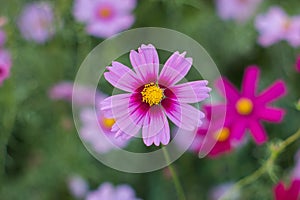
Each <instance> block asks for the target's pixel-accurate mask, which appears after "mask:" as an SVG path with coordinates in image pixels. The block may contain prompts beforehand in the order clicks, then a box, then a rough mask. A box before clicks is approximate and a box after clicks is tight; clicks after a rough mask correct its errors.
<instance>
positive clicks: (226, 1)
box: [216, 0, 262, 22]
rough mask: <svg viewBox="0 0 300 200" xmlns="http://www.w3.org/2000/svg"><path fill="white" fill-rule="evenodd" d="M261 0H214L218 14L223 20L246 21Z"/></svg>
mask: <svg viewBox="0 0 300 200" xmlns="http://www.w3.org/2000/svg"><path fill="white" fill-rule="evenodd" d="M261 2H262V0H216V4H217V10H218V14H219V16H220V17H221V18H222V19H223V20H230V19H233V20H235V21H237V22H245V21H247V20H248V19H249V18H250V17H251V16H252V15H253V14H254V12H255V11H256V9H257V7H258V6H259V4H260V3H261Z"/></svg>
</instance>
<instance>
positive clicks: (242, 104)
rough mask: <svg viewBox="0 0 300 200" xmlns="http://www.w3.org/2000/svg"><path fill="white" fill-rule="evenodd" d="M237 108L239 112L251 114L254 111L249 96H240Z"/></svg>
mask: <svg viewBox="0 0 300 200" xmlns="http://www.w3.org/2000/svg"><path fill="white" fill-rule="evenodd" d="M235 108H236V110H237V112H238V113H239V114H241V115H249V114H250V113H251V112H252V111H253V103H252V101H251V100H250V99H248V98H240V99H239V100H238V101H237V103H236V105H235Z"/></svg>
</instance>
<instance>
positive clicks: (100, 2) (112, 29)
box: [73, 0, 136, 38]
mask: <svg viewBox="0 0 300 200" xmlns="http://www.w3.org/2000/svg"><path fill="white" fill-rule="evenodd" d="M135 6H136V0H75V2H74V10H73V14H74V16H75V18H76V20H78V21H79V22H83V23H85V24H86V31H87V32H88V33H89V34H90V35H93V36H96V37H102V38H107V37H110V36H112V35H114V34H116V33H119V32H121V31H123V30H126V29H128V28H129V27H131V26H132V24H133V22H134V16H133V15H132V14H131V12H132V10H133V9H134V8H135Z"/></svg>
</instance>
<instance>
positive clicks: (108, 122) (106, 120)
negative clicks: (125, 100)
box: [102, 118, 115, 129]
mask: <svg viewBox="0 0 300 200" xmlns="http://www.w3.org/2000/svg"><path fill="white" fill-rule="evenodd" d="M102 123H103V126H104V127H105V128H108V129H111V127H112V126H113V125H114V123H115V119H112V118H103V120H102Z"/></svg>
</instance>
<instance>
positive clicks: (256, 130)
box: [249, 121, 268, 144]
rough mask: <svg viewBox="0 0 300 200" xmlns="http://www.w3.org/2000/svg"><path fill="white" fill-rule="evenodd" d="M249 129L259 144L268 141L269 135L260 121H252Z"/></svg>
mask: <svg viewBox="0 0 300 200" xmlns="http://www.w3.org/2000/svg"><path fill="white" fill-rule="evenodd" d="M249 129H250V131H251V134H252V136H253V138H254V141H255V142H256V143H257V144H263V143H264V142H266V141H267V139H268V136H267V134H266V131H265V129H264V127H263V126H262V125H261V124H260V123H259V122H258V121H250V122H249Z"/></svg>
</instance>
